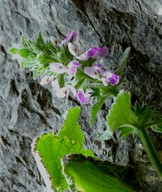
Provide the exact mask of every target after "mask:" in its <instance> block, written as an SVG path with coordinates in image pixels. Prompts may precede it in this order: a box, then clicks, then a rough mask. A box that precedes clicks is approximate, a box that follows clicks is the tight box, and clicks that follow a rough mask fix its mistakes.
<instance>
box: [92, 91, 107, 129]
mask: <svg viewBox="0 0 162 192" xmlns="http://www.w3.org/2000/svg"><path fill="white" fill-rule="evenodd" d="M110 95H111V94H109V95H106V96H101V97H100V98H99V100H98V101H97V103H95V104H94V105H93V106H92V109H91V115H90V125H91V126H92V125H93V123H94V120H95V118H96V115H97V113H98V111H99V110H100V109H101V107H102V105H103V104H104V102H105V101H106V99H107V98H108V97H109V96H110Z"/></svg>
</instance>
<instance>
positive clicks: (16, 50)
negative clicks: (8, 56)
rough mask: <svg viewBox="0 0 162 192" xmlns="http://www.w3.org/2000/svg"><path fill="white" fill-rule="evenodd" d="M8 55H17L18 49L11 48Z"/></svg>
mask: <svg viewBox="0 0 162 192" xmlns="http://www.w3.org/2000/svg"><path fill="white" fill-rule="evenodd" d="M10 53H12V54H17V53H18V49H17V48H12V49H10Z"/></svg>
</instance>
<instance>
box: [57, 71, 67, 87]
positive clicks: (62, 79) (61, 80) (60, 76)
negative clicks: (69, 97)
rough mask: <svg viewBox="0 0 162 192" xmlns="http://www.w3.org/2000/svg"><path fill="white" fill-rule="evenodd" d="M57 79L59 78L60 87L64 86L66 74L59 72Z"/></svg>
mask: <svg viewBox="0 0 162 192" xmlns="http://www.w3.org/2000/svg"><path fill="white" fill-rule="evenodd" d="M57 79H58V83H59V86H60V88H62V87H64V84H65V81H64V74H59V75H58V76H57Z"/></svg>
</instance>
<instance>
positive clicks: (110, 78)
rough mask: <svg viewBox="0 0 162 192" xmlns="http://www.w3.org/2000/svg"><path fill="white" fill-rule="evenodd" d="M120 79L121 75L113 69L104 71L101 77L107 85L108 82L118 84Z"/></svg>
mask: <svg viewBox="0 0 162 192" xmlns="http://www.w3.org/2000/svg"><path fill="white" fill-rule="evenodd" d="M119 79H120V76H119V75H116V74H115V73H113V72H112V71H105V72H104V73H103V77H102V78H101V80H102V82H103V84H104V85H105V86H107V85H108V83H110V84H111V85H112V86H114V85H117V84H118V83H119Z"/></svg>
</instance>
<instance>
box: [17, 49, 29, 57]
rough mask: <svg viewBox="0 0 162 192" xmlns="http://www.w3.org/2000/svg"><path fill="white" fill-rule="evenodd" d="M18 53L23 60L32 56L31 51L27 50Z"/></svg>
mask: <svg viewBox="0 0 162 192" xmlns="http://www.w3.org/2000/svg"><path fill="white" fill-rule="evenodd" d="M18 53H19V54H20V56H21V57H23V58H27V57H28V56H30V55H31V53H30V51H29V50H27V49H20V50H19V52H18Z"/></svg>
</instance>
